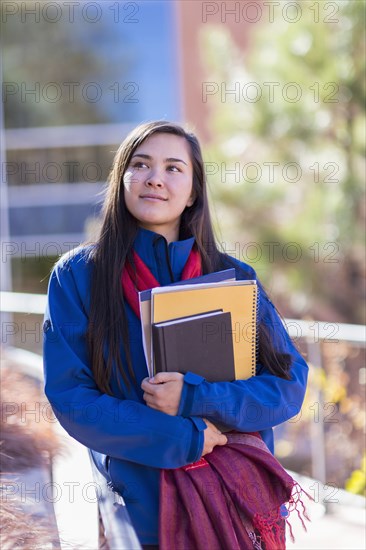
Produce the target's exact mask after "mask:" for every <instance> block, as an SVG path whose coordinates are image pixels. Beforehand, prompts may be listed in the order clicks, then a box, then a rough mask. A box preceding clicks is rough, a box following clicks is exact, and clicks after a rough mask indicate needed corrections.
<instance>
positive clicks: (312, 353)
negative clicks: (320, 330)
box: [306, 337, 327, 507]
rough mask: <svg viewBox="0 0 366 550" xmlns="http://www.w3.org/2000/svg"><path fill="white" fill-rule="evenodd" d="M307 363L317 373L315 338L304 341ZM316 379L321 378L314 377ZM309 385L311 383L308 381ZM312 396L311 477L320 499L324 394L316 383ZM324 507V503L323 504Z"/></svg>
mask: <svg viewBox="0 0 366 550" xmlns="http://www.w3.org/2000/svg"><path fill="white" fill-rule="evenodd" d="M306 344H307V352H308V361H309V363H310V364H311V365H312V366H313V368H314V371H319V370H320V369H321V368H322V354H321V349H320V341H319V340H317V341H316V340H315V338H311V337H308V338H307V339H306ZM315 378H316V379H318V380H319V379H321V377H320V376H319V377H318V376H316V377H315ZM310 383H311V381H310ZM312 395H314V403H313V406H314V418H313V421H312V422H311V428H310V434H311V477H312V478H313V479H317V480H319V482H320V483H321V484H322V485H321V487H319V495H320V497H322V495H323V493H324V485H325V483H326V481H327V466H326V452H325V432H324V394H323V389H322V388H321V387H319V385H318V383H317V382H316V383H315V384H314V383H312ZM323 504H324V505H325V507H326V503H324V502H323Z"/></svg>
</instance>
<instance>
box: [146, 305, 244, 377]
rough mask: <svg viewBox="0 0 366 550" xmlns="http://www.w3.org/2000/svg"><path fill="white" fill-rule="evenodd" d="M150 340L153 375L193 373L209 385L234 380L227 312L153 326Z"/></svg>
mask: <svg viewBox="0 0 366 550" xmlns="http://www.w3.org/2000/svg"><path fill="white" fill-rule="evenodd" d="M152 339H153V349H154V359H155V371H156V372H181V373H182V374H185V373H186V372H194V373H195V374H200V375H201V376H203V377H204V378H205V379H206V380H208V381H209V382H224V381H227V382H231V381H232V380H235V363H234V350H233V337H232V327H231V314H230V312H222V311H217V310H216V311H210V312H204V313H201V314H197V315H192V316H189V317H183V318H179V319H171V320H169V321H164V322H161V323H155V324H153V325H152Z"/></svg>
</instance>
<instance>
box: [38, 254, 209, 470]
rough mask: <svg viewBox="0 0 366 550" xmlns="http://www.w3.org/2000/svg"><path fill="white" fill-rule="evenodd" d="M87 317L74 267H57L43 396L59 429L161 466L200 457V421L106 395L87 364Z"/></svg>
mask: <svg viewBox="0 0 366 550" xmlns="http://www.w3.org/2000/svg"><path fill="white" fill-rule="evenodd" d="M87 322H88V319H87V313H86V311H85V307H84V304H83V301H82V300H81V298H80V295H79V293H78V289H77V286H76V284H75V278H74V275H73V272H72V270H71V269H70V266H68V265H67V264H66V265H61V266H60V265H57V266H56V268H55V269H54V271H53V273H52V275H51V278H50V283H49V290H48V306H47V311H46V315H45V321H44V373H45V393H46V395H47V397H48V399H49V401H50V403H51V406H52V408H53V410H54V412H55V415H56V417H57V418H58V420H59V422H60V423H61V425H62V426H63V427H64V428H65V430H66V431H67V432H68V433H69V434H70V435H71V436H72V437H74V438H75V439H77V440H78V441H79V442H81V443H82V444H84V445H86V446H87V447H89V448H91V449H93V450H95V451H98V452H101V453H104V454H108V455H110V456H112V457H115V458H120V459H124V460H129V461H132V462H136V463H139V464H143V465H147V466H152V467H157V468H177V467H180V466H182V465H185V464H188V463H191V462H194V461H195V460H197V459H198V458H199V457H200V456H201V453H202V448H203V433H202V430H203V429H204V428H205V424H204V422H203V420H202V419H201V418H196V419H195V418H183V417H181V416H176V417H174V416H169V415H167V414H165V413H162V412H159V411H156V410H154V409H152V408H149V407H147V405H145V404H144V403H141V402H139V401H134V400H130V399H125V400H123V399H118V398H115V397H112V396H110V395H107V394H103V393H101V392H100V391H99V389H98V388H97V386H96V384H95V381H94V378H93V375H92V371H91V368H90V365H89V362H88V357H87V347H86V340H85V332H86V328H87Z"/></svg>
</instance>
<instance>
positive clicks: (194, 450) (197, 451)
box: [187, 416, 207, 464]
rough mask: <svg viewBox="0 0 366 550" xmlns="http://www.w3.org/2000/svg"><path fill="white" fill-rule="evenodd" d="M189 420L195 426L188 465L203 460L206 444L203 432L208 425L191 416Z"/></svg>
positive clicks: (200, 419)
mask: <svg viewBox="0 0 366 550" xmlns="http://www.w3.org/2000/svg"><path fill="white" fill-rule="evenodd" d="M189 420H191V421H192V422H193V424H194V426H195V428H194V429H193V433H192V440H191V447H190V449H189V453H188V457H187V461H188V464H191V463H192V462H196V461H197V460H199V459H200V458H201V455H202V451H203V443H204V435H203V430H205V429H206V428H207V424H206V422H204V421H203V420H202V418H199V417H198V416H190V417H189Z"/></svg>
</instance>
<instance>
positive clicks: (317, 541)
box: [287, 472, 366, 550]
mask: <svg viewBox="0 0 366 550" xmlns="http://www.w3.org/2000/svg"><path fill="white" fill-rule="evenodd" d="M290 474H291V475H292V476H293V477H294V478H295V479H296V480H297V481H298V482H299V483H300V485H301V486H302V487H303V488H304V489H305V490H306V491H308V492H309V494H311V495H312V496H313V497H314V483H319V482H315V481H314V480H313V479H310V478H306V477H302V476H299V474H296V473H294V472H290ZM319 486H322V485H321V484H320V483H319ZM310 487H312V488H313V490H311V489H310V490H309V488H310ZM328 497H329V491H328ZM328 500H330V498H328ZM332 500H334V502H331V503H329V502H327V497H325V498H324V497H323V498H321V495H320V498H319V501H320V502H318V503H316V502H311V501H309V500H308V499H307V498H305V499H304V503H305V504H306V508H307V510H308V514H309V517H310V519H311V522H310V523H309V522H306V527H307V532H305V531H304V530H303V528H302V525H301V523H300V521H299V520H298V519H297V518H295V517H293V519H292V520H291V524H292V528H293V532H294V535H295V542H291V540H290V537H289V536H288V538H287V549H288V550H292V549H293V550H295V549H296V550H364V549H365V548H366V510H365V499H364V498H363V497H359V496H356V495H352V494H351V493H347V492H346V491H343V490H340V489H337V491H336V492H335V493H334V498H332ZM324 502H325V503H326V506H327V509H326V508H325V505H324Z"/></svg>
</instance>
